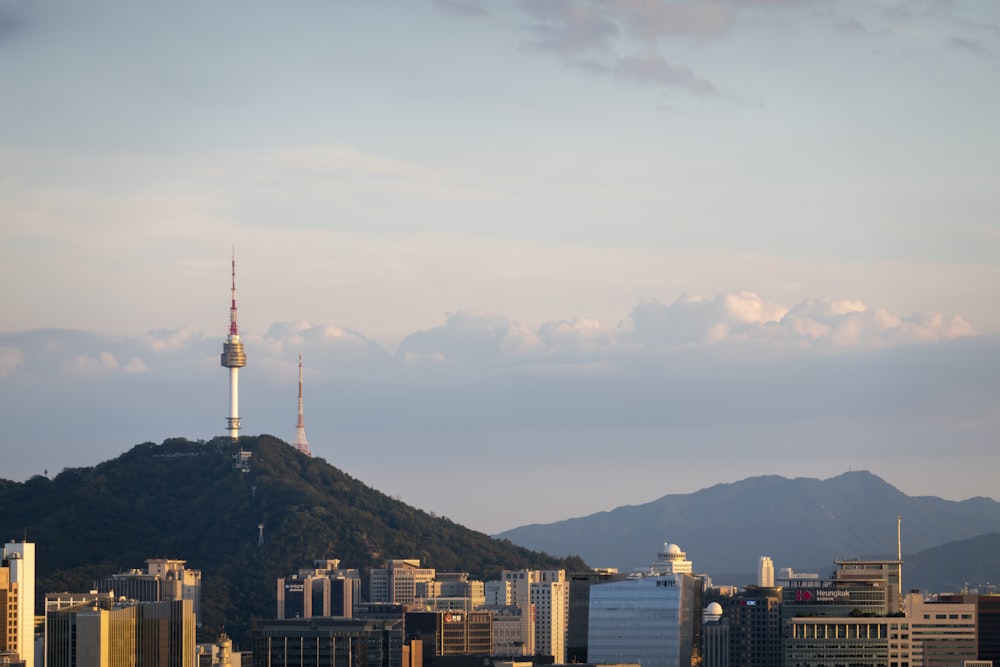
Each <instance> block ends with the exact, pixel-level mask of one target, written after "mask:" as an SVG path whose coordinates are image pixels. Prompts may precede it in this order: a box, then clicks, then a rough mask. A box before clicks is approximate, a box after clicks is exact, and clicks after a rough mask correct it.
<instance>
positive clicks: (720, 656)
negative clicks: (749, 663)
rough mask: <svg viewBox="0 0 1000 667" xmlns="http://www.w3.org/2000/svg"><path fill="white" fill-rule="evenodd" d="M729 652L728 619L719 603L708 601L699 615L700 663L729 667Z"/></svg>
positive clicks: (703, 665)
mask: <svg viewBox="0 0 1000 667" xmlns="http://www.w3.org/2000/svg"><path fill="white" fill-rule="evenodd" d="M729 654H730V641H729V619H728V618H725V616H724V614H723V609H722V605H721V604H719V603H718V602H710V603H709V604H708V606H707V607H705V612H704V613H703V614H702V615H701V659H702V662H701V665H702V667H729V657H730V656H729ZM737 664H742V663H737Z"/></svg>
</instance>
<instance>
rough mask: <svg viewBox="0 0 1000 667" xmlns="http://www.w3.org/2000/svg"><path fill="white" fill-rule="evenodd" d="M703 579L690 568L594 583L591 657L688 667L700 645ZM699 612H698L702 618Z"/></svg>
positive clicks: (600, 660) (653, 666) (647, 665)
mask: <svg viewBox="0 0 1000 667" xmlns="http://www.w3.org/2000/svg"><path fill="white" fill-rule="evenodd" d="M700 590H701V589H700V582H699V581H698V579H696V578H695V577H693V576H692V575H690V574H686V573H681V574H659V575H656V574H650V575H647V576H644V577H638V578H635V579H628V580H626V581H616V582H613V583H608V584H601V585H599V586H594V587H592V588H591V589H590V623H589V628H588V641H589V643H588V645H587V660H588V661H589V662H590V663H639V664H640V665H642V666H643V667H681V666H684V667H687V666H688V665H691V664H694V663H693V662H692V660H693V659H695V658H697V656H698V655H699V650H700V647H696V645H695V637H696V636H699V635H700V626H701V596H700ZM696 617H697V618H696Z"/></svg>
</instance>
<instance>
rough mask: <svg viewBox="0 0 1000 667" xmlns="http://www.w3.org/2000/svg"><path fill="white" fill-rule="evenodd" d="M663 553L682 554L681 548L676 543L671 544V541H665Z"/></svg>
mask: <svg viewBox="0 0 1000 667" xmlns="http://www.w3.org/2000/svg"><path fill="white" fill-rule="evenodd" d="M663 553H666V554H682V553H684V552H683V551H681V548H680V547H679V546H677V545H676V544H670V543H669V542H664V543H663Z"/></svg>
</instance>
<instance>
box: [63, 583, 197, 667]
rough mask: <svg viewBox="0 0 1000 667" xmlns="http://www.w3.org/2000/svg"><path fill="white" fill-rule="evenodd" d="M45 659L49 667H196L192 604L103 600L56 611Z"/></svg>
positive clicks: (181, 601)
mask: <svg viewBox="0 0 1000 667" xmlns="http://www.w3.org/2000/svg"><path fill="white" fill-rule="evenodd" d="M45 653H46V660H47V661H48V665H49V667H106V666H109V665H110V666H114V667H195V665H196V655H195V615H194V608H193V604H192V602H191V601H190V600H175V601H172V602H137V601H135V600H126V601H121V600H118V601H116V600H113V599H111V598H110V596H101V597H98V598H96V599H94V600H92V601H90V602H84V603H81V604H78V605H75V606H71V607H64V608H61V609H54V610H52V611H49V612H47V613H46V638H45Z"/></svg>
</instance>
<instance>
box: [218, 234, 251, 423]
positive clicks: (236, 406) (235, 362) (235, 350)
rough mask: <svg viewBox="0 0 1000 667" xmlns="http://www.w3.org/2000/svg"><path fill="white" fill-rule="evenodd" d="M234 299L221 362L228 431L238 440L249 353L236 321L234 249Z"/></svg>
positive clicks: (231, 304)
mask: <svg viewBox="0 0 1000 667" xmlns="http://www.w3.org/2000/svg"><path fill="white" fill-rule="evenodd" d="M232 279H233V282H232V288H231V290H232V301H231V303H230V306H229V335H227V336H226V342H225V343H223V344H222V358H221V364H222V367H223V368H228V369H229V417H228V418H227V419H226V432H227V433H228V434H229V437H230V438H232V439H233V440H236V439H237V438H238V437H239V436H240V387H239V385H240V376H239V372H240V369H241V368H243V367H244V366H246V365H247V355H246V353H245V352H244V351H243V341H242V340H240V329H239V326H238V325H237V323H236V252H235V250H234V251H233V274H232Z"/></svg>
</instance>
